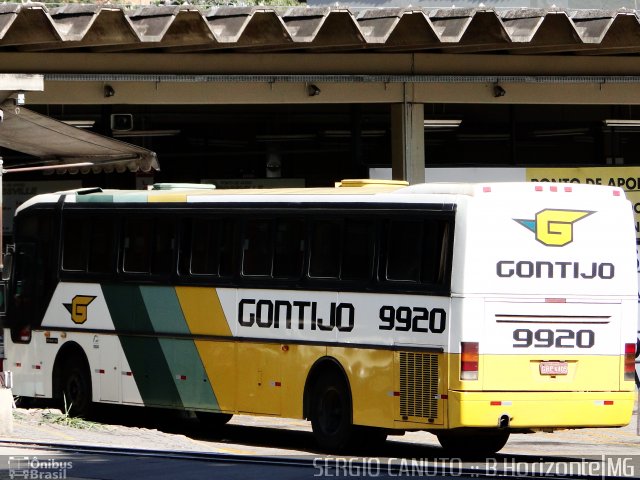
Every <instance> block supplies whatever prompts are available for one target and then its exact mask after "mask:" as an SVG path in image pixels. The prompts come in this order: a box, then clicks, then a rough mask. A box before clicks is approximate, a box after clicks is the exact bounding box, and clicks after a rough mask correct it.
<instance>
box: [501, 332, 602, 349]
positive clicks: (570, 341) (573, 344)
mask: <svg viewBox="0 0 640 480" xmlns="http://www.w3.org/2000/svg"><path fill="white" fill-rule="evenodd" d="M513 340H514V343H513V346H514V347H515V348H529V347H533V348H550V347H555V348H591V347H593V346H594V345H595V342H596V334H595V332H594V331H593V330H588V329H583V330H578V331H574V330H570V329H566V328H559V329H555V330H551V329H548V328H542V329H538V330H530V329H528V328H518V329H516V330H514V331H513Z"/></svg>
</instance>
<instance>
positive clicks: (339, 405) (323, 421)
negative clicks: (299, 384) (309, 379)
mask: <svg viewBox="0 0 640 480" xmlns="http://www.w3.org/2000/svg"><path fill="white" fill-rule="evenodd" d="M310 416H311V427H312V429H313V434H314V436H315V437H316V440H317V442H318V444H319V445H320V448H321V449H323V450H326V451H329V452H339V451H340V450H343V449H344V448H346V447H347V446H348V445H349V444H350V442H351V440H352V438H353V437H354V427H353V424H352V422H351V398H350V396H349V389H348V385H347V382H346V381H345V379H344V377H343V376H342V375H339V374H337V373H335V372H328V373H325V374H324V375H322V376H321V377H320V378H319V379H318V381H317V382H316V383H315V385H314V387H313V390H312V401H311V415H310Z"/></svg>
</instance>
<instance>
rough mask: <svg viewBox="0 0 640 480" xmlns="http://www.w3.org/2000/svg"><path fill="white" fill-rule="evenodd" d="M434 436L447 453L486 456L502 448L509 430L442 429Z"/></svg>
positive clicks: (507, 437)
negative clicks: (459, 430) (463, 430)
mask: <svg viewBox="0 0 640 480" xmlns="http://www.w3.org/2000/svg"><path fill="white" fill-rule="evenodd" d="M436 436H437V437H438V442H440V445H442V448H444V449H445V450H446V451H447V452H448V453H451V454H455V455H460V456H487V455H493V454H494V453H497V452H499V451H500V450H502V448H503V447H504V446H505V445H506V444H507V441H508V440H509V431H508V430H487V431H480V432H471V431H465V432H456V431H443V432H439V433H437V434H436Z"/></svg>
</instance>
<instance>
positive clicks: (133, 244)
mask: <svg viewBox="0 0 640 480" xmlns="http://www.w3.org/2000/svg"><path fill="white" fill-rule="evenodd" d="M152 233H153V223H152V220H151V219H150V218H135V217H134V218H128V219H126V220H125V223H124V264H123V268H124V271H125V272H127V273H149V272H150V266H151V248H152V245H153V243H152V240H153V239H152Z"/></svg>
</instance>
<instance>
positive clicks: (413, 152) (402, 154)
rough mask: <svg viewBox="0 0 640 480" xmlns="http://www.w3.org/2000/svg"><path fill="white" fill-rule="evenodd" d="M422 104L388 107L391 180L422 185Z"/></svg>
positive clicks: (423, 159)
mask: <svg viewBox="0 0 640 480" xmlns="http://www.w3.org/2000/svg"><path fill="white" fill-rule="evenodd" d="M424 166H425V158H424V104H422V103H410V102H405V103H398V104H392V105H391V169H392V178H393V180H406V181H407V182H409V183H410V184H415V183H424V181H425V177H424Z"/></svg>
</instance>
